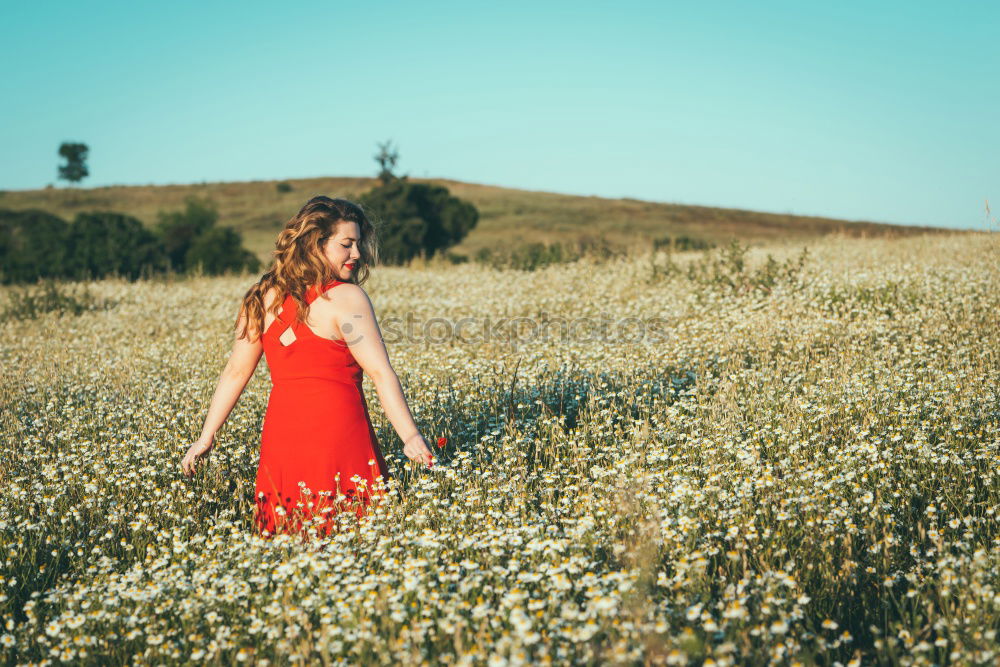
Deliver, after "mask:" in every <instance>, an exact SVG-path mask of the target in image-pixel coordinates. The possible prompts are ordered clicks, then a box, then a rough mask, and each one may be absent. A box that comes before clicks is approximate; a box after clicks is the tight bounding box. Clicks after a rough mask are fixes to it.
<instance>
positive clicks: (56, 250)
mask: <svg viewBox="0 0 1000 667" xmlns="http://www.w3.org/2000/svg"><path fill="white" fill-rule="evenodd" d="M66 230H67V225H66V221H65V220H63V219H62V218H60V217H58V216H55V215H52V214H51V213H47V212H46V211H41V210H38V209H28V210H24V211H11V210H6V209H0V282H4V283H13V282H31V281H34V280H37V279H38V278H58V277H60V276H62V275H63V269H64V265H65V257H66V247H67V243H66Z"/></svg>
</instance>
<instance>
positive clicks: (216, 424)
mask: <svg viewBox="0 0 1000 667" xmlns="http://www.w3.org/2000/svg"><path fill="white" fill-rule="evenodd" d="M242 326H243V323H242V320H241V322H240V323H239V325H238V326H237V331H239V330H241V329H242ZM237 335H238V334H237ZM263 351H264V346H263V344H262V343H261V342H260V338H257V339H256V340H254V341H250V340H248V339H247V338H238V337H237V338H236V340H235V341H234V342H233V350H232V352H231V353H230V354H229V360H228V361H226V366H225V368H223V369H222V374H221V375H220V376H219V383H218V384H217V385H216V387H215V393H214V394H213V395H212V402H211V403H210V404H209V406H208V415H207V416H206V417H205V425H204V426H203V427H202V429H201V436H200V437H199V438H198V439H197V440H195V442H194V444H193V445H191V447H190V449H188V451H187V454H185V456H184V459H183V460H182V461H181V469H182V470H183V471H184V474H185V475H187V476H188V477H191V476H192V475H194V471H195V464H196V463H197V462H198V461H199V460H200V459H201V457H202V456H204V455H206V454H208V452H210V451H211V450H212V446H213V441H214V440H215V434H216V432H217V431H218V430H219V428H220V427H221V426H222V424H223V422H225V421H226V419H227V418H228V417H229V413H230V412H232V410H233V406H234V405H236V401H237V400H239V398H240V395H241V394H242V393H243V389H244V387H246V385H247V382H249V381H250V378H251V377H252V376H253V372H254V370H256V368H257V364H258V362H259V361H260V355H261V353H262V352H263Z"/></svg>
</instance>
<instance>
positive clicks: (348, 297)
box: [326, 283, 371, 310]
mask: <svg viewBox="0 0 1000 667" xmlns="http://www.w3.org/2000/svg"><path fill="white" fill-rule="evenodd" d="M326 295H327V296H329V298H330V300H331V301H333V302H334V303H335V304H337V305H338V306H340V307H343V308H347V309H349V310H356V309H358V308H370V307H371V300H370V299H369V298H368V293H367V292H365V290H364V289H363V288H362V287H361V286H360V285H355V284H354V283H340V284H339V285H337V286H336V287H334V288H333V289H329V290H327V292H326Z"/></svg>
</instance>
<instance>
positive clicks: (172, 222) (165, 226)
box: [156, 196, 219, 272]
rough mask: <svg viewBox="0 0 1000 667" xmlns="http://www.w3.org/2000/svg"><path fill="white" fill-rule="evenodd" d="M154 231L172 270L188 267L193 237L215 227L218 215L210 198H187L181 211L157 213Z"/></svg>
mask: <svg viewBox="0 0 1000 667" xmlns="http://www.w3.org/2000/svg"><path fill="white" fill-rule="evenodd" d="M157 219H158V222H157V225H156V229H157V231H158V232H159V234H160V238H161V239H162V241H163V247H164V249H165V250H166V252H167V258H168V259H169V260H170V266H171V268H173V270H174V271H178V272H182V271H184V270H186V269H187V268H188V264H187V254H188V251H189V250H190V249H191V246H192V245H193V244H194V241H195V239H196V238H198V237H199V236H200V235H201V234H203V233H204V232H206V231H208V230H209V229H211V228H212V227H214V226H215V222H216V221H217V220H218V219H219V212H218V210H217V209H216V208H215V204H214V203H212V200H210V199H199V198H197V197H195V196H190V197H188V198H187V199H186V200H184V210H183V211H169V212H166V211H160V212H159V213H158V214H157Z"/></svg>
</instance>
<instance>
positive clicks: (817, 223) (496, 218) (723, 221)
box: [0, 177, 954, 259]
mask: <svg viewBox="0 0 1000 667" xmlns="http://www.w3.org/2000/svg"><path fill="white" fill-rule="evenodd" d="M411 180H412V181H415V182H427V183H436V184H440V185H444V186H445V187H447V188H448V189H449V190H450V191H451V192H452V194H454V195H456V196H458V197H461V198H463V199H467V200H469V201H471V202H472V203H473V204H474V205H475V206H476V208H478V209H479V213H480V219H479V224H478V225H477V227H476V229H474V230H473V231H472V233H471V234H470V235H469V236H468V238H466V239H465V241H463V242H462V244H461V245H459V246H457V247H456V248H455V249H454V251H455V252H458V253H465V254H472V253H474V252H475V251H477V250H478V249H479V248H484V247H497V246H499V245H501V244H505V243H506V244H511V243H513V244H517V243H526V242H531V241H544V242H554V241H573V240H576V239H578V238H581V237H583V236H586V235H591V236H604V237H605V238H607V239H608V240H610V241H612V242H613V243H616V244H621V245H624V246H630V247H648V245H649V243H650V241H651V240H652V239H654V238H657V237H661V236H664V235H668V234H669V235H681V234H683V235H688V236H693V237H699V238H704V239H707V240H711V241H715V242H725V241H727V240H729V239H731V238H739V239H741V240H743V241H744V242H766V241H777V240H785V241H797V240H802V239H806V238H812V237H817V236H823V235H826V234H830V233H834V232H837V233H843V234H846V235H849V236H905V235H911V234H920V233H954V231H953V230H943V229H940V228H936V227H917V226H904V225H891V224H883V223H874V222H855V221H846V220H837V219H832V218H820V217H811V216H799V215H784V214H778V213H762V212H758V211H746V210H740V209H727V208H712V207H706V206H689V205H680V204H666V203H656V202H647V201H640V200H635V199H605V198H601V197H583V196H576V195H563V194H554V193H549V192H538V191H530V190H516V189H513V188H502V187H496V186H491V185H480V184H475V183H463V182H461V181H452V180H447V179H423V178H412V179H411ZM278 182H279V181H248V182H221V183H193V184H187V185H146V186H106V187H97V188H46V189H41V190H11V191H7V192H5V193H2V194H0V208H13V209H25V208H41V209H44V210H47V211H51V212H53V213H55V214H57V215H59V216H62V217H63V218H65V219H67V220H72V218H73V217H74V216H75V215H76V214H77V213H78V212H81V211H88V210H95V209H100V210H113V211H119V212H121V213H127V214H129V215H133V216H135V217H137V218H139V219H140V220H142V221H143V222H144V223H146V224H153V223H155V221H156V213H157V212H158V211H160V210H168V209H174V208H181V207H182V206H183V204H184V199H185V198H186V197H187V196H189V195H197V196H199V197H208V198H210V199H212V200H213V201H214V202H215V203H216V205H217V206H218V208H219V212H220V214H221V223H222V224H224V225H231V226H233V227H235V228H237V229H239V230H240V231H241V232H242V233H243V236H244V239H245V241H246V244H247V246H248V247H249V248H250V249H252V250H253V251H254V252H256V253H257V254H258V255H259V256H260V257H261V258H262V259H265V258H266V257H267V255H268V253H269V252H270V250H271V248H272V247H273V243H274V238H275V235H276V234H277V232H278V230H279V229H280V227H281V226H282V225H283V224H284V222H285V221H286V220H287V219H288V218H289V217H291V216H292V215H294V214H295V212H296V211H297V210H298V209H299V207H300V206H301V205H302V204H303V203H304V202H305V201H306V200H308V199H309V197H312V196H313V195H317V194H325V195H329V196H332V197H347V198H349V199H350V198H355V197H358V196H360V195H361V194H362V193H363V192H365V191H366V190H368V189H370V188H371V187H373V186H374V185H375V183H376V180H375V179H374V178H332V177H331V178H308V179H291V180H288V181H285V182H287V183H289V184H291V186H292V190H291V191H290V192H285V193H282V192H278V191H277V188H276V185H277V183H278Z"/></svg>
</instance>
